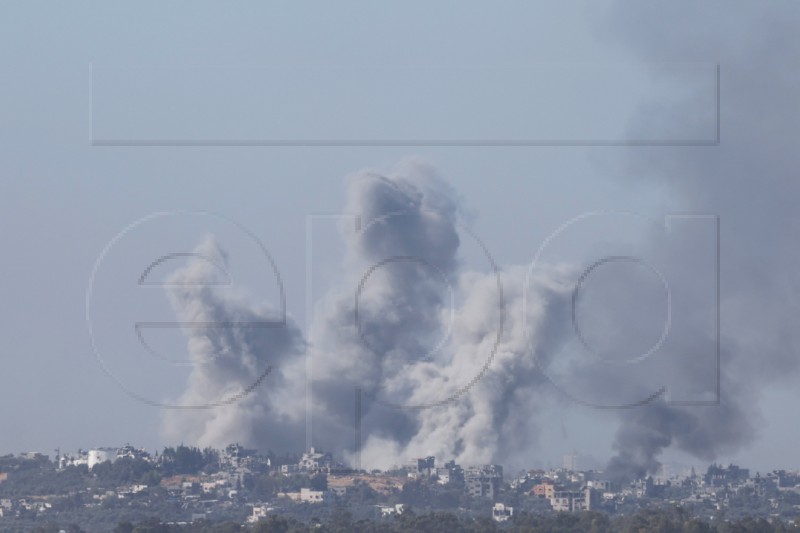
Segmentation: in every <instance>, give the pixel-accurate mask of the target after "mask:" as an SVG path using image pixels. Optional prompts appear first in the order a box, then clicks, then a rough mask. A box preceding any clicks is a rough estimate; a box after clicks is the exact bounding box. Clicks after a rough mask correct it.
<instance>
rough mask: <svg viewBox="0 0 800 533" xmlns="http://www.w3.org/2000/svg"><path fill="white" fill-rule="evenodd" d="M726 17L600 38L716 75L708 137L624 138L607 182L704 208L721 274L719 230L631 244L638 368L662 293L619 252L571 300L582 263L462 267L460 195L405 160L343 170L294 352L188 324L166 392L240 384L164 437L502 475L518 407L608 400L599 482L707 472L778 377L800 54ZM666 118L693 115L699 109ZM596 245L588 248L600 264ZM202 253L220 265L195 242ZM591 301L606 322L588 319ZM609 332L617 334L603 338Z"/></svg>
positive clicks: (203, 269)
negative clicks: (338, 264) (338, 247)
mask: <svg viewBox="0 0 800 533" xmlns="http://www.w3.org/2000/svg"><path fill="white" fill-rule="evenodd" d="M726 6H727V4H725V5H722V4H721V3H720V4H718V5H715V6H714V7H713V9H712V8H708V9H707V11H706V12H705V13H704V14H703V15H702V16H694V17H690V18H689V19H686V18H685V11H686V9H685V8H686V6H683V7H676V5H675V4H673V3H670V4H665V3H658V4H648V5H647V8H645V7H643V6H642V4H640V3H638V2H637V3H633V2H629V3H625V4H624V6H623V7H621V8H620V9H619V10H618V11H616V12H615V13H613V16H612V23H611V25H610V27H611V28H612V29H613V32H612V33H613V34H614V37H613V38H614V39H622V42H623V43H624V44H625V45H626V46H630V47H631V48H632V49H634V50H635V51H636V54H639V55H640V56H641V57H643V58H644V59H645V60H661V59H664V58H669V59H678V60H698V59H699V60H704V61H711V62H716V61H719V62H720V63H721V82H722V83H721V88H722V90H721V96H722V99H721V117H722V122H721V125H722V128H721V143H720V145H719V146H711V147H709V146H693V147H692V146H690V147H663V146H662V147H652V148H646V147H636V148H632V149H630V151H627V152H626V153H625V154H624V161H625V165H624V168H622V169H621V170H620V173H630V174H632V175H635V176H636V177H637V179H640V180H654V181H658V182H660V183H659V186H663V184H666V186H667V188H668V189H669V190H670V191H671V194H674V195H675V196H676V197H677V198H678V200H677V203H676V205H674V206H671V207H672V209H670V211H672V212H695V213H707V214H712V215H716V216H718V217H719V224H720V225H719V227H720V229H721V232H720V234H719V237H720V248H719V249H720V256H719V267H720V271H719V273H717V271H716V268H717V258H716V255H715V254H716V241H715V238H716V235H709V234H708V232H707V231H705V230H703V231H694V230H692V227H689V230H686V231H683V232H681V230H680V227H679V226H680V225H679V224H677V225H675V226H673V227H672V228H671V230H670V232H668V233H669V235H670V236H671V237H670V238H667V239H666V241H669V242H667V243H666V244H665V238H664V237H663V233H664V232H663V228H661V235H660V236H659V235H656V234H657V233H658V231H653V232H652V234H651V235H648V236H647V237H652V239H651V238H645V239H643V241H642V242H641V243H639V245H638V248H634V249H633V250H634V252H635V253H634V255H635V256H636V257H643V258H647V259H648V261H650V262H653V263H654V264H657V265H658V274H659V275H662V276H663V277H664V279H665V280H668V281H669V283H668V286H667V287H666V288H667V291H668V292H669V295H670V298H671V306H672V307H671V308H672V310H673V313H672V316H671V317H670V319H671V322H670V328H669V334H668V335H667V336H666V337H665V338H663V339H661V340H659V341H658V343H656V346H657V348H658V350H657V351H656V353H655V354H654V355H653V356H652V357H651V356H646V357H645V356H643V357H637V354H642V353H644V354H645V355H649V352H647V351H646V347H647V346H650V345H652V344H653V342H652V341H653V339H654V338H655V339H658V331H657V329H658V328H655V329H654V328H653V327H652V325H653V324H661V323H663V317H660V315H659V313H661V310H663V308H664V307H663V303H664V302H663V297H664V295H663V291H661V292H659V290H658V289H659V285H658V283H656V284H655V285H654V284H653V279H654V278H653V272H649V271H647V269H646V268H641V267H642V264H639V263H636V261H627V262H626V260H620V261H616V262H614V263H613V264H612V263H608V264H602V265H599V266H597V268H596V269H595V270H593V271H592V272H593V273H592V278H591V281H592V283H589V284H587V285H586V286H585V287H583V289H582V292H581V293H580V298H578V297H577V296H576V294H577V293H576V291H575V288H576V284H577V283H578V281H579V279H581V278H580V276H581V275H582V274H584V273H585V272H586V268H587V266H588V265H586V264H566V265H564V264H561V263H558V262H553V263H549V264H539V265H537V268H534V269H529V268H527V266H526V267H525V268H523V267H510V268H500V266H499V265H496V264H494V263H493V260H492V258H491V257H488V258H487V262H486V265H485V267H484V268H482V269H477V270H476V271H471V270H468V269H467V268H465V265H464V262H463V258H462V256H461V251H462V249H463V248H464V246H465V245H466V244H467V243H472V244H473V245H475V243H474V242H473V241H472V240H471V239H473V236H472V234H471V233H470V232H469V230H468V229H467V228H466V227H465V226H464V225H463V220H462V219H463V216H462V208H461V205H460V201H459V197H458V195H457V194H456V192H455V191H453V190H452V188H451V187H450V186H449V185H447V183H446V182H445V181H443V180H442V179H441V178H439V177H438V176H437V175H436V173H435V172H434V171H433V170H432V169H431V168H430V167H428V166H426V165H424V164H422V163H420V162H417V161H408V162H405V163H404V164H402V165H400V166H398V167H397V168H396V169H395V170H394V171H393V172H391V173H389V174H388V175H378V174H374V173H370V172H361V173H359V174H357V175H355V176H353V177H352V178H351V179H350V180H349V183H348V195H347V204H346V206H345V211H346V212H347V213H351V214H353V215H354V218H353V220H352V221H350V222H343V223H342V226H341V229H342V234H343V236H344V241H345V245H346V250H347V252H346V256H345V258H344V269H343V270H344V272H345V277H344V279H342V280H341V282H340V283H337V284H336V286H335V287H333V288H331V289H330V291H329V293H328V294H327V295H326V296H325V297H324V298H323V300H322V301H321V302H320V303H319V305H318V307H317V312H316V313H315V315H314V323H313V332H314V335H313V338H311V339H303V338H302V337H301V335H300V333H299V331H298V329H297V327H295V326H294V325H292V324H291V323H289V324H287V325H286V327H283V328H276V329H269V328H266V329H260V328H248V327H244V326H241V327H238V326H237V327H233V328H230V329H222V328H213V327H202V326H197V327H187V328H186V333H187V335H188V337H189V350H190V352H191V356H192V361H193V362H194V363H195V367H194V369H193V371H192V373H191V375H190V377H189V381H188V384H187V389H186V391H185V393H184V397H183V398H182V400H185V401H186V403H202V402H214V401H218V400H219V398H221V397H226V395H230V394H236V393H237V391H238V392H241V391H242V390H244V389H247V388H248V386H249V385H250V384H252V383H254V382H259V384H258V386H256V387H253V388H252V390H249V392H248V394H246V395H244V396H243V397H242V399H240V400H239V401H236V402H232V403H229V404H227V405H224V406H221V407H216V408H214V409H205V410H200V409H198V410H195V411H185V410H182V411H174V412H168V413H167V415H166V419H165V422H166V427H167V428H168V429H169V431H170V433H169V435H168V436H169V437H172V438H180V439H184V440H192V441H195V442H198V443H200V444H203V445H205V444H212V445H223V444H226V443H228V442H231V441H235V440H238V441H240V442H243V443H246V444H248V445H251V446H256V447H259V448H262V449H265V448H270V449H273V450H280V449H294V450H296V449H297V448H298V446H300V445H302V443H303V441H304V438H305V436H306V434H307V433H306V430H307V426H306V424H307V422H308V420H310V422H311V424H310V429H311V430H312V432H311V435H312V441H313V443H314V444H315V445H317V446H319V447H322V448H325V449H328V450H331V451H333V452H335V453H337V454H340V455H341V456H344V457H348V458H349V459H350V460H351V461H353V462H355V461H356V457H358V456H359V455H358V454H360V457H361V463H362V465H363V466H369V467H372V466H377V467H386V466H389V465H390V464H392V463H397V462H400V461H403V460H404V459H406V458H408V457H413V456H425V455H434V456H436V457H438V458H456V459H457V460H458V461H460V462H463V463H465V464H475V463H483V462H490V461H502V462H513V461H515V460H516V459H518V458H521V457H525V456H526V454H528V455H527V456H528V457H530V455H529V452H530V451H531V450H532V449H533V448H534V447H535V445H536V440H537V430H536V424H535V421H534V419H533V417H534V416H535V413H536V410H537V406H539V405H542V404H543V403H544V402H545V400H547V399H549V398H573V399H577V400H579V401H582V402H583V403H587V404H590V405H596V406H604V407H615V408H618V412H619V413H620V429H619V431H618V434H617V437H616V440H615V443H614V447H615V449H616V451H617V454H616V456H615V457H614V458H612V460H611V461H610V463H609V465H608V471H609V473H610V474H611V475H612V476H613V477H614V478H616V479H619V480H625V479H630V478H633V477H640V476H642V475H645V474H647V473H653V472H655V471H656V470H657V468H658V467H659V457H660V455H661V454H662V453H663V452H664V451H665V450H667V449H677V450H681V451H684V452H686V453H688V454H691V455H692V456H694V457H697V458H699V459H703V460H713V459H715V458H716V457H718V456H719V455H721V454H726V453H731V452H734V451H736V450H738V449H739V448H741V447H742V446H744V445H746V444H748V443H749V442H751V440H752V438H753V435H754V433H755V431H756V429H757V427H758V425H759V416H758V412H757V400H758V395H759V390H760V388H761V387H764V386H765V385H766V384H769V383H771V382H773V381H774V380H776V379H779V378H781V377H782V376H788V375H791V373H792V372H793V371H794V370H796V367H797V362H796V355H795V354H796V353H797V349H798V347H799V346H800V336H799V335H798V331H799V330H798V328H796V327H794V321H795V320H796V317H797V316H799V315H798V304H797V299H796V298H795V297H794V295H795V294H797V289H798V288H800V278H799V277H798V274H797V269H796V268H795V266H794V265H795V264H796V261H795V260H796V259H797V256H798V248H797V247H796V246H795V245H794V239H795V235H796V234H797V231H798V228H799V227H800V218H799V215H798V213H800V212H799V211H798V210H797V209H796V207H795V205H794V203H795V202H796V201H797V199H798V198H800V180H797V179H796V176H795V174H796V173H797V169H798V168H800V165H798V163H799V162H798V155H797V154H798V153H799V152H798V151H797V150H792V149H791V148H790V143H794V142H796V140H797V139H798V138H800V135H798V129H799V127H798V124H800V121H798V120H797V118H798V117H797V116H796V115H797V111H796V109H797V107H796V106H791V105H788V104H787V103H788V102H793V100H794V99H795V98H796V96H797V92H798V89H800V83H799V80H798V72H797V70H796V69H793V68H791V65H792V60H793V59H794V58H796V57H798V56H800V50H798V43H800V41H798V40H797V39H796V38H792V35H793V34H792V31H793V28H794V26H796V24H790V23H789V21H790V20H791V19H792V18H793V17H794V18H795V19H796V18H797V15H798V12H799V11H800V8H797V7H795V6H793V5H791V6H790V5H787V4H781V12H780V13H777V12H775V13H773V12H770V11H769V10H768V9H765V7H764V6H761V5H759V6H752V7H748V9H745V10H742V11H740V12H738V13H737V12H734V11H732V10H730V9H727V7H726ZM650 9H657V10H659V15H658V16H657V17H654V16H653V15H652V13H651V12H650V11H649V10H650ZM720 13H725V16H724V17H719V16H717V15H718V14H720ZM704 17H705V18H704ZM606 22H607V21H606ZM795 22H797V21H796V20H795ZM676 28H681V32H682V35H680V36H677V35H675V31H676V30H675V29H676ZM684 105H685V106H687V109H688V110H689V111H692V110H693V106H696V105H697V103H696V102H694V101H692V100H691V99H690V100H687V102H686V103H685V104H684ZM670 112H671V110H669V109H666V110H662V111H659V110H657V109H656V110H654V109H650V108H648V109H645V110H643V111H642V113H643V114H642V116H640V117H639V119H637V123H640V124H649V123H652V122H661V123H668V122H669V117H670ZM636 134H637V126H636V125H634V126H632V133H631V137H636ZM617 154H618V152H617ZM663 214H664V213H658V214H652V213H651V214H650V215H652V217H653V218H654V219H658V217H659V216H661V215H663ZM697 227H700V226H697ZM704 227H705V228H706V229H707V227H708V226H704ZM715 227H716V226H715V225H714V228H715ZM695 229H696V228H695ZM712 233H713V232H712ZM670 239H671V240H670ZM596 244H597V246H598V248H597V249H596V250H592V251H593V252H600V253H601V254H602V253H606V252H608V250H604V249H603V248H602V246H601V243H600V242H599V241H598V242H597V243H596ZM476 246H478V247H479V244H478V245H476ZM611 248H613V246H612V247H611ZM628 252H629V253H631V248H628ZM199 253H202V254H211V255H213V256H214V257H217V258H224V253H223V252H222V251H221V250H220V249H219V248H218V247H217V246H216V245H215V244H214V243H213V241H208V242H206V243H204V244H203V245H202V247H201V248H200V249H199ZM607 255H614V254H613V253H607ZM620 258H622V256H619V257H618V259H620ZM623 259H624V258H623ZM222 260H224V259H222ZM204 265H207V264H206V263H204V262H202V261H199V262H191V263H190V264H189V265H188V266H187V267H186V268H185V269H183V270H181V271H179V272H177V273H176V274H175V280H179V281H194V282H202V281H204V280H205V281H207V280H208V276H210V275H211V274H210V272H209V271H208V270H207V266H204ZM717 274H719V278H717ZM717 279H719V294H718V293H717ZM653 287H655V289H653ZM632 288H633V290H632ZM584 289H585V290H584ZM631 294H633V296H634V298H633V300H630V301H629V299H630V298H631ZM170 298H171V301H172V303H173V305H174V307H175V309H176V311H177V313H178V314H179V315H180V316H181V317H183V318H182V320H187V321H188V320H193V321H196V322H211V321H223V322H226V321H227V322H239V321H242V322H244V321H246V320H252V319H259V318H260V319H266V318H269V317H270V316H272V315H271V313H273V312H271V311H269V310H255V309H253V308H252V307H251V306H250V305H249V304H246V303H245V302H244V301H240V300H236V299H232V298H231V297H228V296H225V297H223V296H222V295H221V293H220V292H218V291H216V290H215V289H214V287H213V286H201V285H200V286H198V285H197V284H194V285H191V286H190V285H188V284H187V285H180V284H177V285H175V286H173V287H171V288H170ZM634 300H635V301H634ZM637 301H638V304H637ZM718 302H719V309H717V303H718ZM607 308H613V309H614V310H615V312H616V325H615V324H611V325H609V323H608V321H607V318H608V315H607V314H605V313H603V312H602V310H603V309H607ZM523 311H524V312H523ZM717 311H719V324H720V329H719V331H718V328H717V323H718V322H717V320H718V315H717ZM659 320H660V322H659ZM573 321H575V322H576V324H577V325H578V326H579V327H580V331H581V334H582V335H583V337H582V338H580V339H576V336H575V328H576V327H577V326H576V325H574V324H573ZM619 323H623V324H625V325H626V326H627V327H626V328H625V329H624V331H623V332H622V333H624V334H620V332H619V331H616V330H615V328H617V329H618V325H619ZM642 347H645V349H644V351H643V350H642ZM587 348H588V349H587ZM717 349H719V356H720V359H719V361H718V362H719V365H718V366H717V358H716V355H717ZM619 354H623V355H624V357H621V358H617V356H618V355H619ZM309 362H310V363H309ZM267 367H269V368H270V373H269V374H268V375H266V376H265V377H264V378H263V379H261V380H260V378H259V376H260V375H261V374H260V372H263V371H264V369H265V368H267ZM307 369H308V370H310V379H311V382H312V387H311V390H312V391H313V396H312V401H311V402H310V413H307V412H306V394H305V392H306V389H305V380H306V379H307V378H308V377H309V374H307V372H306V370H307ZM717 393H719V395H718V394H717ZM358 398H360V400H359V399H358ZM676 400H688V402H684V404H681V403H680V402H679V401H676ZM359 401H360V403H361V414H362V417H363V419H362V421H361V428H362V431H363V435H362V442H363V446H362V447H360V449H357V446H356V445H355V443H354V423H355V420H354V417H355V407H356V404H357V403H358V402H359ZM620 406H624V408H619V407H620ZM307 415H310V418H309V419H307ZM520 462H521V461H520Z"/></svg>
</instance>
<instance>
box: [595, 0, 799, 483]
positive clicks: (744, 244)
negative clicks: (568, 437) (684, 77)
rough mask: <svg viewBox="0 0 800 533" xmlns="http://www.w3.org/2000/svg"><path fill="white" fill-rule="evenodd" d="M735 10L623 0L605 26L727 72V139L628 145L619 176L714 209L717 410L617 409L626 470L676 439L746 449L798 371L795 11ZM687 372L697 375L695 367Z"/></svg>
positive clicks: (724, 449) (703, 451) (689, 105)
mask: <svg viewBox="0 0 800 533" xmlns="http://www.w3.org/2000/svg"><path fill="white" fill-rule="evenodd" d="M731 7H732V6H731V5H730V4H723V3H722V2H711V3H708V4H704V5H703V6H697V5H694V4H691V5H690V4H689V3H685V2H683V3H670V4H669V5H667V4H663V3H647V4H646V5H645V4H642V3H637V2H625V3H620V4H619V5H618V6H617V8H616V10H615V11H613V12H612V13H611V17H610V18H609V19H608V20H607V21H606V23H608V22H610V24H608V26H606V28H607V31H608V32H609V34H613V37H610V36H609V38H610V39H612V40H614V41H616V42H619V43H621V44H622V46H623V47H624V49H625V50H626V51H628V52H629V53H631V54H633V55H634V56H635V57H637V58H638V59H641V60H644V61H646V62H655V63H653V64H656V65H657V64H658V63H657V62H659V61H664V60H667V61H671V60H681V61H698V60H700V61H706V62H718V63H719V68H720V109H719V110H720V144H719V145H718V146H714V147H709V148H700V147H685V148H669V149H667V148H642V149H638V150H631V151H629V154H628V158H627V159H626V162H627V165H628V166H627V168H624V169H623V170H622V172H623V173H624V174H627V175H629V176H631V178H630V179H632V180H637V181H641V182H643V183H644V184H645V186H647V184H648V183H652V182H655V183H656V184H657V185H658V186H666V187H667V190H670V191H671V192H672V193H674V194H675V195H676V196H677V197H678V199H679V202H680V203H679V205H680V207H681V208H682V209H684V210H686V211H697V212H706V213H714V214H716V215H718V216H719V219H720V227H721V233H720V317H721V320H720V325H721V330H720V339H721V342H720V370H721V383H720V398H719V405H716V406H709V407H702V408H701V407H678V406H669V405H665V404H662V403H658V402H656V403H653V404H650V405H648V406H646V407H645V408H643V409H640V410H638V411H634V412H631V413H623V416H622V417H621V420H622V426H621V428H620V430H619V433H618V435H617V438H616V443H615V446H616V448H617V449H618V452H619V453H618V455H617V456H616V457H615V458H614V459H612V461H611V463H610V464H609V468H610V469H611V470H612V471H615V472H618V473H619V474H620V475H621V476H622V477H626V476H630V475H633V474H635V475H641V474H642V473H645V472H651V473H652V472H654V471H655V468H656V466H657V459H658V456H659V454H660V453H661V452H662V451H663V450H664V449H665V448H666V447H669V446H673V447H676V448H678V449H681V450H684V451H686V452H688V453H690V454H692V455H694V456H695V457H699V458H701V459H707V460H711V459H714V458H715V457H717V456H719V455H720V454H722V453H728V452H731V451H735V450H737V449H739V448H741V447H742V446H745V445H746V444H748V443H749V442H751V441H752V439H753V438H754V434H755V432H756V430H757V428H758V426H759V424H760V417H759V413H758V408H757V405H758V400H759V396H760V394H761V393H762V392H763V391H764V390H765V389H766V388H767V387H769V386H771V385H773V384H775V383H776V382H777V383H779V382H780V381H781V380H783V379H786V378H788V377H791V376H794V375H796V369H797V353H798V347H800V336H798V333H797V328H796V327H795V325H794V321H795V320H796V317H797V316H798V305H797V299H796V297H795V295H796V294H797V293H798V288H800V277H798V274H797V269H796V268H795V266H794V265H795V264H796V260H797V258H798V257H797V256H798V248H797V246H796V236H797V234H798V233H797V230H798V226H799V225H800V218H799V217H798V211H797V209H796V206H795V205H794V204H795V203H796V201H797V199H798V198H800V181H798V180H797V169H798V168H800V160H799V159H798V152H797V150H793V149H791V148H790V145H789V143H790V142H793V141H794V140H796V139H797V138H798V133H799V132H800V127H799V126H798V124H800V122H798V118H799V117H798V111H797V106H793V105H791V104H789V102H793V101H794V100H795V99H796V97H797V94H798V90H799V89H800V77H799V76H798V73H797V70H796V69H794V68H791V67H789V65H791V64H792V63H793V61H794V58H795V57H797V55H798V53H800V41H798V39H797V38H796V36H795V32H794V28H795V27H796V26H797V24H798V22H800V9H798V6H797V5H796V4H791V3H785V2H775V3H770V4H767V5H759V6H754V5H751V4H746V3H737V4H736V8H735V9H731ZM697 8H699V9H697ZM689 12H693V13H694V14H693V16H691V17H687V14H688V13H689ZM654 20H658V21H659V22H658V23H653V21H654ZM676 28H679V30H678V31H677V32H676ZM684 105H685V106H686V109H684V110H682V111H687V110H688V111H690V112H697V113H702V112H703V111H702V110H701V109H698V108H697V103H696V102H694V101H693V100H692V99H687V101H686V102H685V103H684ZM670 112H671V110H670V109H649V110H647V111H643V112H642V113H640V115H639V117H638V120H637V123H636V124H634V125H632V128H631V131H632V132H633V134H634V135H635V134H636V132H638V131H639V129H640V128H641V127H643V126H644V125H645V124H647V123H648V122H651V121H652V122H662V123H667V124H668V123H669V120H670V119H669V116H670ZM689 275H690V273H686V276H689ZM696 333H697V332H696V331H695V332H692V333H691V334H690V335H688V336H687V337H685V340H687V341H691V340H692V339H693V338H696ZM688 346H689V347H690V346H691V344H688ZM683 375H685V376H686V379H693V374H692V373H691V372H684V374H683Z"/></svg>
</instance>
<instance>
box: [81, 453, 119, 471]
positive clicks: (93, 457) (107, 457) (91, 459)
mask: <svg viewBox="0 0 800 533" xmlns="http://www.w3.org/2000/svg"><path fill="white" fill-rule="evenodd" d="M116 460H117V450H116V449H113V448H97V449H95V450H89V455H88V457H87V461H86V464H87V465H88V466H89V470H91V469H92V468H94V467H95V465H99V464H100V463H105V462H106V461H110V462H112V463H113V462H114V461H116Z"/></svg>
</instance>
